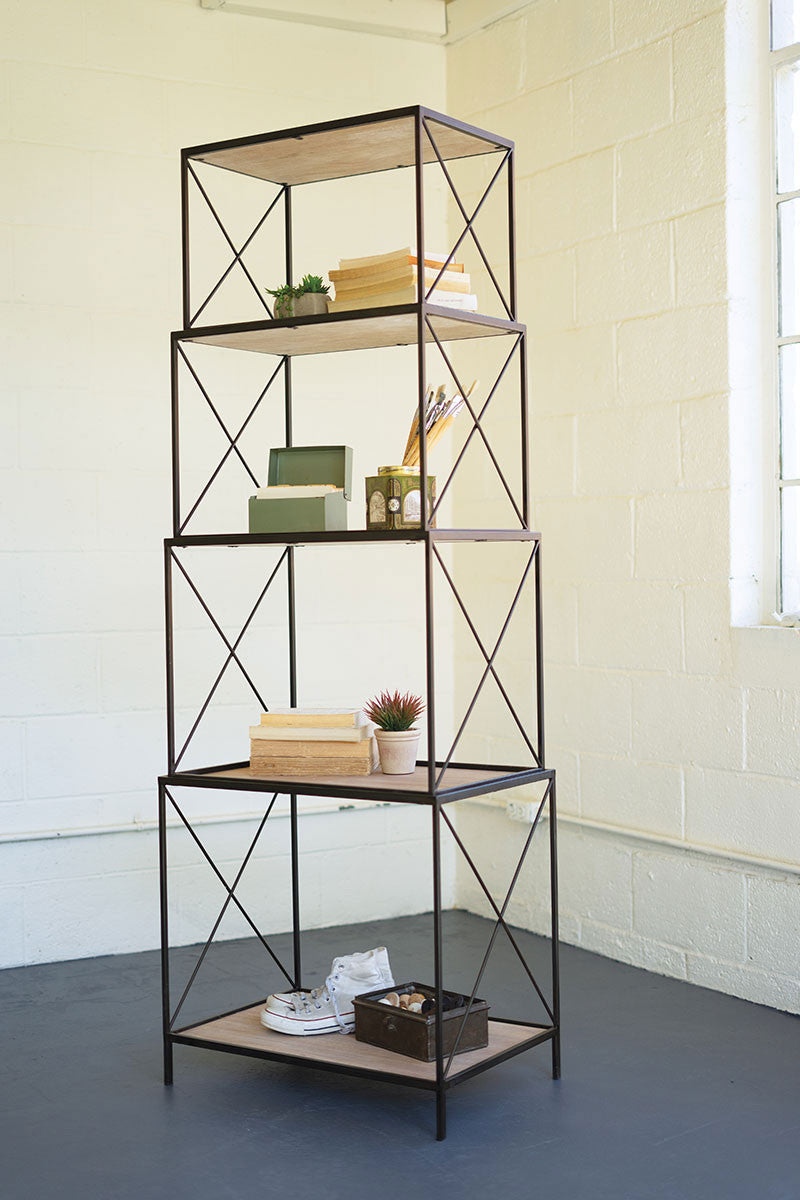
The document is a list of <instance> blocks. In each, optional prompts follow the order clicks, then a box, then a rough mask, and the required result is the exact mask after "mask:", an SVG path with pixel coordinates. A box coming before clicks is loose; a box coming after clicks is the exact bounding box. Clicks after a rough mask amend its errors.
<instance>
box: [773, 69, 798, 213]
mask: <svg viewBox="0 0 800 1200" xmlns="http://www.w3.org/2000/svg"><path fill="white" fill-rule="evenodd" d="M775 148H776V151H777V156H778V163H777V168H778V191H779V192H794V191H796V190H797V189H798V188H800V63H796V62H793V63H788V64H787V66H785V67H781V68H780V69H779V70H778V71H777V72H776V77H775Z"/></svg>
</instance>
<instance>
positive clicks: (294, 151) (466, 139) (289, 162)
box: [187, 110, 507, 186]
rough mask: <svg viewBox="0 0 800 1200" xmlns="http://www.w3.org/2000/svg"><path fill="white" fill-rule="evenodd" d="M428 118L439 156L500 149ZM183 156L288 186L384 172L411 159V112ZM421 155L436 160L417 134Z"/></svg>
mask: <svg viewBox="0 0 800 1200" xmlns="http://www.w3.org/2000/svg"><path fill="white" fill-rule="evenodd" d="M428 119H429V121H430V123H431V132H432V133H433V137H434V138H435V140H436V145H437V146H438V149H439V153H440V154H441V156H442V158H443V159H453V158H468V157H471V156H473V155H476V154H493V153H497V152H498V151H499V150H504V149H505V148H506V144H507V143H506V142H505V139H498V140H497V142H492V141H486V140H484V139H483V138H481V137H479V136H476V133H472V132H470V129H469V127H465V128H455V127H453V126H452V125H446V124H442V123H441V122H439V121H437V120H436V119H435V117H434V116H433V114H430V113H429V114H428ZM488 136H489V137H491V135H488ZM187 154H188V157H189V158H190V159H192V160H195V161H199V162H204V163H208V164H209V165H211V166H215V167H224V168H225V169H226V170H228V171H237V172H239V174H241V175H253V176H255V177H256V178H257V179H267V180H269V181H270V182H271V183H276V184H289V185H290V186H295V185H296V184H301V183H317V182H319V181H321V180H324V179H342V178H344V177H346V176H348V175H364V174H367V173H371V172H373V171H390V170H392V169H394V168H395V167H410V166H412V165H413V163H414V114H413V111H412V110H409V111H408V112H406V113H404V114H403V115H398V116H392V117H388V118H387V117H386V116H384V114H381V113H374V114H372V116H371V117H366V118H363V119H361V120H359V121H358V122H357V123H350V124H348V123H344V122H339V123H337V125H336V126H334V127H332V128H331V127H329V128H324V127H322V128H320V127H314V126H304V127H300V128H297V129H291V130H282V131H281V135H280V136H278V137H275V136H274V135H270V134H262V135H260V136H256V137H253V138H237V139H236V141H235V142H233V143H228V144H225V143H221V144H217V145H210V146H195V147H192V148H191V149H190V150H188V151H187ZM423 158H424V160H425V162H434V161H435V159H436V153H435V151H434V149H433V147H432V146H431V144H430V141H429V140H428V138H427V137H423Z"/></svg>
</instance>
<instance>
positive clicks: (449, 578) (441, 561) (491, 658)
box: [432, 542, 542, 766]
mask: <svg viewBox="0 0 800 1200" xmlns="http://www.w3.org/2000/svg"><path fill="white" fill-rule="evenodd" d="M432 548H433V553H434V554H435V555H436V558H437V559H438V560H439V566H440V567H441V569H442V574H443V575H444V577H445V579H446V580H447V582H448V584H449V586H450V590H451V592H452V593H453V595H454V596H455V599H456V603H457V604H458V607H459V608H460V609H461V612H462V613H463V615H464V620H465V621H466V622H467V625H468V626H469V629H470V632H471V634H472V636H473V637H474V638H475V641H476V642H477V643H478V649H479V650H480V652H481V654H482V655H483V657H484V660H485V662H486V664H487V666H488V669H489V670H490V671H491V673H492V676H493V678H494V681H495V683H496V684H497V686H498V688H499V689H500V695H501V696H502V697H503V699H504V700H505V702H506V704H507V706H508V711H509V712H510V713H511V716H512V717H513V718H514V721H515V722H516V725H517V728H518V729H519V731H520V733H521V734H522V736H523V738H524V739H525V745H526V746H527V747H528V749H529V750H530V752H531V754H532V755H533V757H534V759H535V760H536V764H537V766H541V765H542V764H541V760H540V758H539V755H538V753H537V751H536V749H535V747H534V745H533V742H532V741H531V739H530V737H529V736H528V733H527V730H526V729H525V726H524V725H523V724H522V721H521V720H520V718H519V715H518V714H517V710H516V709H515V708H514V705H513V704H512V703H511V699H510V697H509V695H508V692H507V691H506V689H505V687H504V686H503V682H502V680H501V679H500V676H499V675H498V674H497V671H496V670H495V666H494V655H492V656H490V655H489V652H488V651H487V649H486V647H485V646H484V644H483V642H482V641H481V637H480V634H479V633H478V631H477V629H476V628H475V623H474V621H473V620H472V618H471V617H470V615H469V613H468V612H467V607H466V605H465V604H464V601H463V600H462V599H461V596H460V595H459V592H458V588H457V587H456V585H455V583H454V582H453V577H452V576H451V574H450V572H449V571H448V569H447V567H446V566H445V563H444V559H443V558H442V556H441V554H440V553H439V548H438V547H437V545H436V543H435V542H434V543H433V544H432ZM537 552H538V545H537V546H534V550H533V553H534V554H535V553H537Z"/></svg>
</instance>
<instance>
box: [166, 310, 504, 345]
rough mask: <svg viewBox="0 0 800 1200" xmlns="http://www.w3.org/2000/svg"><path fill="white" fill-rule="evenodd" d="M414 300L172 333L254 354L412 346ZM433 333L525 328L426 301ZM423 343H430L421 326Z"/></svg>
mask: <svg viewBox="0 0 800 1200" xmlns="http://www.w3.org/2000/svg"><path fill="white" fill-rule="evenodd" d="M418 311H419V305H418V304H396V305H392V306H391V307H387V308H368V309H359V310H356V311H355V312H345V313H330V314H323V315H322V316H319V317H289V318H287V319H286V320H280V321H270V320H266V321H241V322H238V323H236V324H234V325H210V326H204V327H200V328H192V329H182V330H179V331H178V332H177V333H174V334H173V335H172V336H173V337H174V338H176V339H177V340H178V341H180V342H193V343H195V344H196V345H201V346H223V347H225V348H226V349H228V350H250V351H252V352H254V353H256V354H278V355H284V354H287V355H290V356H295V355H303V354H336V353H338V352H339V351H341V350H376V349H380V348H383V347H386V346H411V345H416V342H417V312H418ZM425 311H426V313H427V314H428V316H429V317H430V318H431V319H432V321H433V325H434V329H435V330H436V336H437V337H438V339H439V341H441V342H453V341H460V340H468V339H471V338H481V337H507V336H508V335H509V334H517V333H524V332H525V326H524V325H521V324H520V323H519V322H518V321H505V320H502V319H501V318H500V317H486V316H484V315H483V314H482V313H461V312H456V311H455V310H454V309H452V308H443V307H441V306H439V305H435V304H426V305H425ZM424 337H425V341H426V342H432V341H433V336H432V334H431V332H430V330H429V329H428V328H427V327H426V328H425V329H424Z"/></svg>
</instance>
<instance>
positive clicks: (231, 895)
mask: <svg viewBox="0 0 800 1200" xmlns="http://www.w3.org/2000/svg"><path fill="white" fill-rule="evenodd" d="M164 791H165V793H166V796H167V799H168V800H169V802H170V804H171V805H172V807H173V808H174V809H175V812H176V813H177V814H178V816H179V817H180V819H181V821H182V822H183V824H184V825H185V826H186V828H187V829H188V831H189V833H190V834H191V836H192V838H193V840H194V842H195V843H196V845H197V846H198V847H199V849H200V851H201V853H202V855H203V857H204V858H205V860H206V862H207V863H208V864H209V866H210V867H211V869H212V871H213V872H214V874H215V875H216V877H217V879H218V880H219V881H220V883H221V884H222V886H223V887H224V889H225V891H226V893H227V895H226V897H225V903H224V904H223V905H222V908H221V909H220V911H219V915H218V916H217V919H216V921H215V922H214V926H213V928H212V930H211V933H210V934H209V935H208V940H207V941H206V943H205V945H204V946H203V949H202V951H201V952H200V957H199V958H198V960H197V962H196V963H195V965H194V969H193V970H192V973H191V975H190V976H189V981H188V983H187V984H186V987H185V988H184V989H183V993H182V995H181V998H180V1000H179V1001H178V1004H177V1006H176V1008H175V1011H174V1012H173V1013H172V1015H171V1017H170V1022H169V1027H170V1029H172V1028H173V1026H174V1024H175V1022H176V1021H177V1019H178V1014H179V1013H180V1011H181V1009H182V1008H183V1005H184V1002H185V1000H186V997H187V996H188V995H189V992H190V991H191V988H192V984H193V983H194V981H195V979H196V978H197V973H198V971H199V970H200V968H201V967H202V965H203V962H204V961H205V957H206V955H207V954H208V951H209V949H210V948H211V943H212V942H213V941H214V937H215V935H216V932H217V930H218V929H219V927H220V925H221V923H222V918H223V917H224V916H225V913H226V912H227V911H228V905H229V904H230V903H231V901H233V903H234V904H235V905H236V907H237V908H238V910H239V912H240V913H241V914H242V916H243V917H244V919H245V921H247V924H248V925H249V926H250V928H251V929H252V930H253V933H254V934H255V935H256V937H257V938H258V940H259V941H260V942H261V944H262V946H263V947H264V949H265V950H266V951H267V953H268V954H269V956H270V958H271V959H272V960H273V962H274V963H275V964H276V965H277V966H278V967H279V968H280V970H281V971H282V972H283V974H284V976H285V977H286V979H287V981H288V983H289V985H290V986H291V987H292V988H294V987H295V986H296V982H295V980H293V979H292V977H291V975H290V974H289V972H288V971H287V970H286V968H285V967H284V965H283V963H282V962H281V961H280V959H279V958H278V957H277V955H276V954H275V952H274V950H273V949H272V948H271V946H270V945H269V944H268V943H267V940H266V938H265V937H264V935H263V933H261V931H260V930H259V928H258V926H257V925H256V924H255V922H254V921H253V920H252V918H251V917H250V915H249V913H248V912H247V910H246V909H245V908H244V906H243V905H242V903H241V901H240V900H239V898H238V896H236V895H235V892H236V888H237V887H238V885H239V880H240V879H241V878H242V875H244V872H245V869H246V868H247V864H248V863H249V861H250V858H251V857H252V854H253V851H254V850H255V848H256V845H257V843H258V839H259V838H260V837H261V831H262V830H263V828H264V826H265V825H266V823H267V819H268V817H269V815H270V813H271V812H272V809H273V807H274V805H275V801H276V800H277V798H278V792H275V793H274V795H273V797H272V799H271V800H270V802H269V805H268V807H267V810H266V812H265V813H264V816H263V817H262V818H261V821H260V823H259V826H258V829H257V830H256V832H255V836H254V837H253V840H252V841H251V843H250V846H249V848H248V850H247V853H246V854H245V856H244V860H243V861H242V865H241V866H240V868H239V870H238V871H237V873H236V878H235V879H234V881H233V883H232V884H231V885H230V886H228V884H227V882H226V881H225V878H224V876H223V875H222V872H221V871H220V870H219V868H218V867H217V864H216V863H215V862H214V860H213V858H212V857H211V855H210V854H209V853H208V851H207V850H206V848H205V846H204V845H203V843H202V841H201V840H200V838H199V837H198V836H197V833H196V832H195V830H194V828H193V827H192V825H191V824H190V822H189V821H188V820H187V818H186V816H185V815H184V813H183V811H182V809H181V808H180V807H179V805H178V803H177V802H176V800H175V798H174V796H172V795H171V793H170V791H169V789H168V788H165V789H164Z"/></svg>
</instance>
